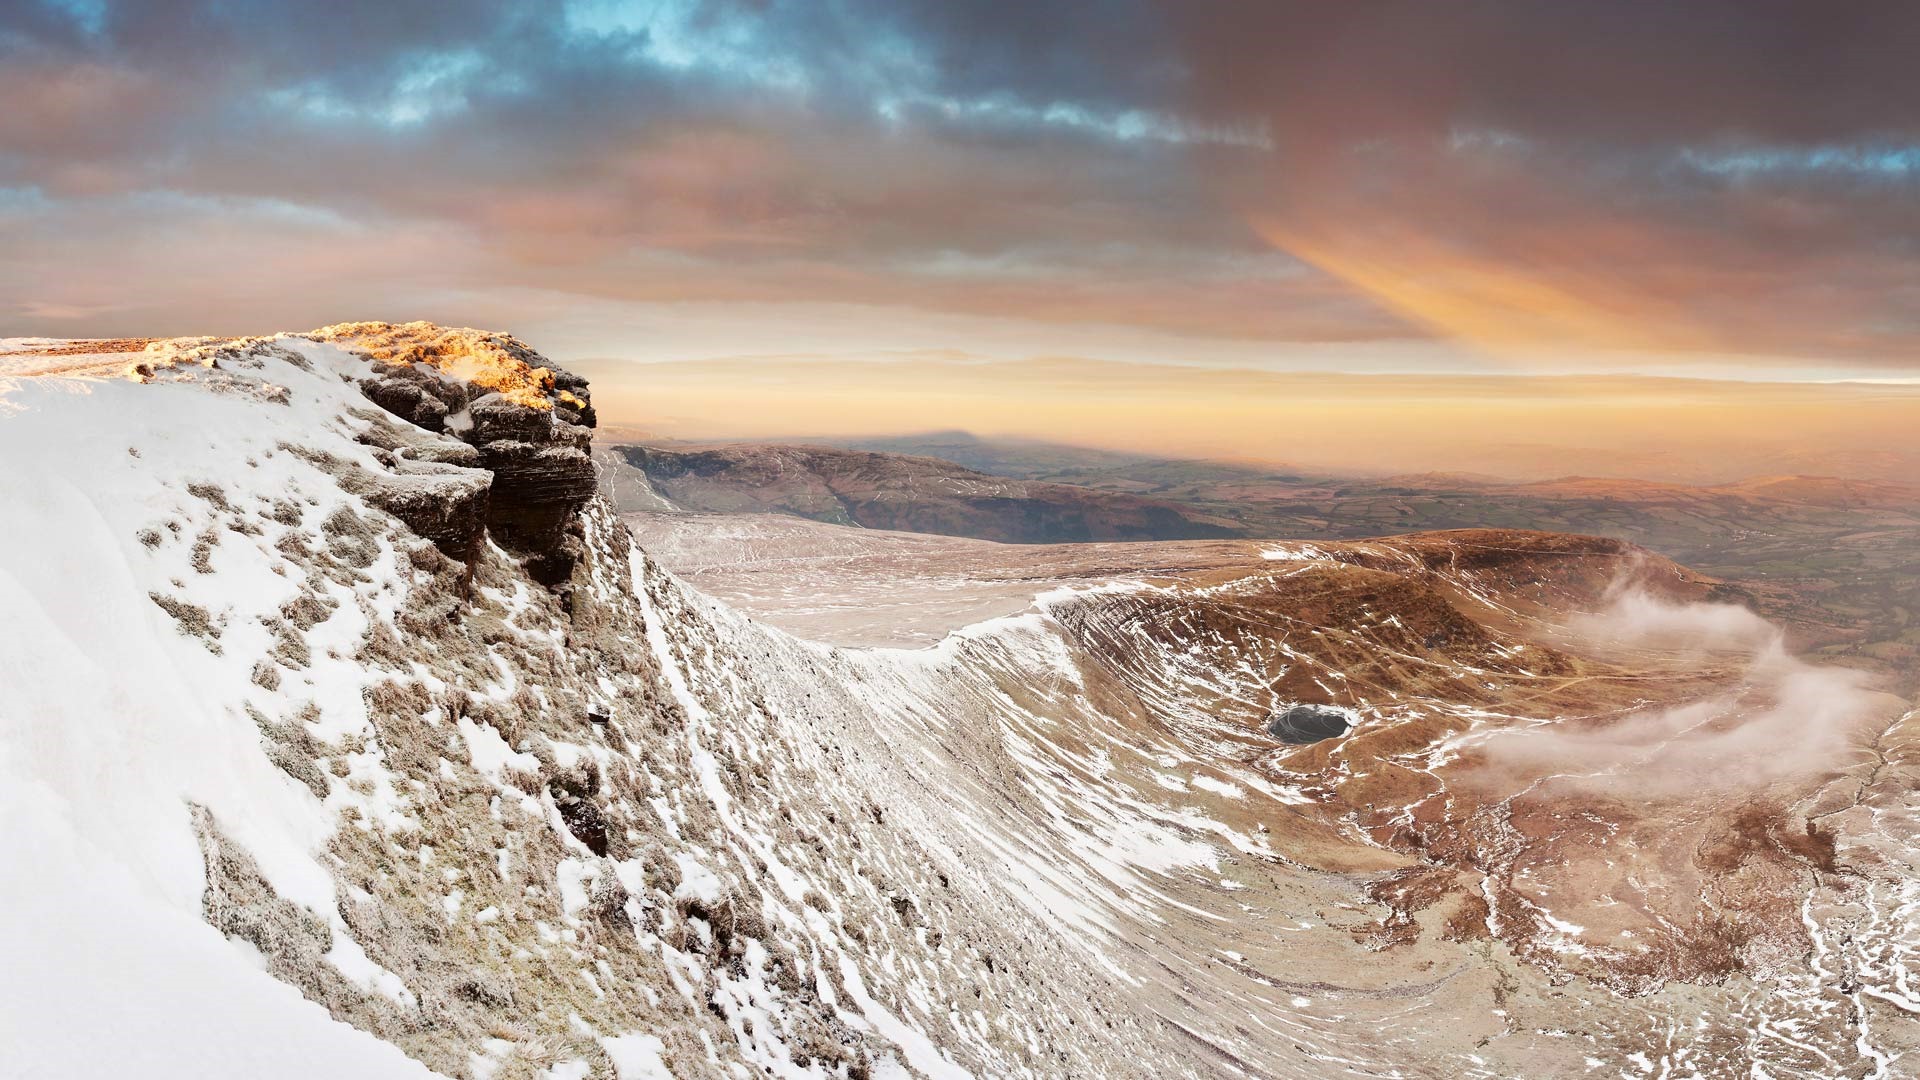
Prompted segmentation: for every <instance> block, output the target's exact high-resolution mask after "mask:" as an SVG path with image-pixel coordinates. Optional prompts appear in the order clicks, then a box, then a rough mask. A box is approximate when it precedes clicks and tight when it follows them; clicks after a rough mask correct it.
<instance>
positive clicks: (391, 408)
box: [313, 323, 595, 586]
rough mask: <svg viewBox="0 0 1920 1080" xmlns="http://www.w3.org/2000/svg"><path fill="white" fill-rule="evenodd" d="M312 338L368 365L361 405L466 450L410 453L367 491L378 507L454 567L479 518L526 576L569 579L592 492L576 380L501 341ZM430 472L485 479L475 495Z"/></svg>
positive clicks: (388, 335) (360, 332)
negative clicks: (390, 477)
mask: <svg viewBox="0 0 1920 1080" xmlns="http://www.w3.org/2000/svg"><path fill="white" fill-rule="evenodd" d="M313 337H315V338H316V339H318V340H322V341H335V342H339V343H341V344H343V345H346V346H348V347H349V348H352V349H353V350H355V351H356V352H359V353H361V354H363V355H365V356H367V357H369V358H370V359H372V360H373V361H374V370H373V372H372V374H370V375H368V376H367V377H366V378H364V379H362V380H361V381H360V389H361V392H362V393H364V394H365V395H366V396H367V399H368V400H370V401H372V402H373V403H374V404H376V405H378V406H380V407H381V408H382V409H385V410H386V411H387V412H389V413H392V414H393V415H395V416H397V417H400V418H401V419H403V420H405V421H407V422H408V423H410V424H413V425H415V426H417V427H420V428H424V429H425V430H426V431H429V432H444V433H445V434H447V435H450V436H452V437H453V438H455V439H458V440H460V443H462V444H464V445H465V446H466V447H467V448H470V450H471V451H472V457H471V459H467V460H459V461H454V460H452V458H451V456H449V455H447V454H445V453H444V452H439V456H437V457H420V456H418V455H410V456H409V458H408V461H407V464H408V465H409V466H410V467H409V468H407V469H404V470H403V472H404V473H405V475H406V477H407V479H408V481H409V482H408V483H406V484H400V485H388V486H387V487H385V488H383V489H382V491H381V493H380V494H379V496H378V497H374V496H372V495H370V498H371V499H372V501H374V502H375V504H376V505H378V506H380V507H381V509H384V510H387V511H388V512H389V513H392V514H393V515H394V516H396V517H398V518H400V519H401V520H403V521H405V522H407V523H408V524H409V525H411V526H413V527H414V530H415V531H416V532H419V533H420V534H421V535H422V536H425V537H427V538H428V539H431V540H433V541H434V542H435V543H436V544H438V545H439V546H440V549H441V550H442V551H444V552H446V553H447V554H448V555H449V556H452V557H454V558H457V559H460V560H461V561H463V562H470V561H471V558H472V555H473V553H474V552H475V551H476V550H477V545H478V543H479V539H480V534H479V533H478V532H477V531H476V530H475V529H474V524H475V521H476V519H477V520H478V521H479V522H480V523H481V524H482V525H483V526H484V529H485V531H486V532H487V533H490V534H491V535H492V536H493V538H494V540H495V541H496V542H498V543H499V544H500V546H501V547H503V548H506V549H507V550H508V551H510V552H512V553H513V554H515V555H517V556H519V557H520V558H521V559H522V560H523V561H524V563H525V565H526V567H527V571H528V573H530V574H531V575H532V576H533V577H534V579H535V580H537V581H540V582H541V583H543V584H546V585H549V586H557V585H560V584H561V583H563V582H565V581H566V580H567V578H568V577H569V576H570V575H571V574H572V573H573V567H574V564H575V563H576V562H577V561H578V560H579V557H580V511H581V509H582V508H583V507H585V506H586V504H587V500H589V499H591V498H592V497H593V493H594V488H595V479H594V467H593V459H592V458H591V457H590V456H589V453H588V451H589V448H590V444H591V442H592V438H593V435H592V431H591V429H592V427H593V426H594V423H595V416H594V412H593V405H592V402H591V399H590V396H589V393H588V390H587V381H586V380H585V379H583V378H581V377H580V376H578V375H574V374H572V373H571V372H567V371H562V370H560V369H558V368H555V367H552V366H551V365H549V364H548V363H547V362H546V359H545V358H544V357H542V356H541V355H540V354H539V353H537V352H534V351H533V350H532V349H531V348H529V347H527V345H526V344H524V343H523V342H520V341H518V340H516V339H514V338H512V337H508V336H506V335H504V334H491V333H485V332H481V331H476V330H450V329H443V328H441V327H438V326H434V325H432V324H430V323H407V324H405V325H403V326H394V325H391V324H387V323H343V324H340V325H338V326H330V327H327V328H325V329H322V330H318V331H315V333H314V334H313ZM415 441H416V442H417V440H415ZM439 441H440V442H448V441H450V440H439ZM389 449H394V448H391V447H389ZM434 465H444V466H467V467H469V468H470V467H471V466H476V465H477V466H478V467H480V468H482V469H486V470H487V471H488V472H490V473H492V474H493V475H492V479H491V481H490V482H489V483H487V484H486V485H485V487H484V490H481V491H479V492H477V493H476V492H475V491H474V490H472V488H473V485H472V484H471V483H470V482H468V481H457V480H455V479H453V476H452V471H453V470H449V469H446V468H434V467H432V466H434ZM459 471H467V470H459Z"/></svg>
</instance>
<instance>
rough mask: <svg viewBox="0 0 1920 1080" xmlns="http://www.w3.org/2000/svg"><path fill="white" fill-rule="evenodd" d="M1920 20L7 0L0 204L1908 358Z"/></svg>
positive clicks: (629, 286) (1525, 350)
mask: <svg viewBox="0 0 1920 1080" xmlns="http://www.w3.org/2000/svg"><path fill="white" fill-rule="evenodd" d="M1916 44H1920V13H1916V11H1915V10H1914V9H1911V8H1904V7H1900V6H1897V5H1888V6H1879V7H1872V8H1857V9H1856V8H1850V9H1848V10H1847V11H1846V12H1839V11H1835V10H1832V9H1820V8H1817V7H1812V6H1791V5H1751V4H1737V5H1736V4H1730V3H1729V4H1716V3H1703V4H1697V5H1696V4H1689V5H1663V6H1660V5H1638V4H1634V5H1592V4H1585V3H1575V2H1571V0H1569V2H1562V3H1532V2H1530V3H1488V2H1478V3H1469V4H1461V5H1429V4H1417V3H1415V4H1395V3H1386V4H1342V5H1325V4H1317V3H1276V4H1261V5H1247V4H1216V3H1208V2H1199V3H1179V4H1174V3H1150V2H1146V0H1103V2H1099V3H1017V4H1016V3H985V2H969V3H935V2H931V0H901V2H886V3H882V2H879V0H850V2H848V3H841V4H812V3H800V2H789V0H751V2H749V0H711V2H698V0H659V2H652V0H650V2H647V3H624V2H619V0H571V2H569V3H566V4H564V5H561V6H559V7H556V6H555V5H553V4H549V3H543V2H534V0H483V2H480V3H475V4H470V5H461V6H460V7H459V8H458V9H457V10H456V9H453V8H449V7H448V6H446V5H444V4H438V3H430V2H427V0H389V2H386V3H382V4H378V5H373V4H353V5H344V6H343V5H339V4H335V3H322V2H319V0H296V2H292V3H286V4H276V5H271V6H267V5H252V4H232V3H218V2H213V0H163V2H150V3H114V2H106V3H102V4H69V3H56V2H51V0H48V2H43V3H31V2H27V3H16V4H11V5H8V6H7V8H6V9H5V13H4V14H0V99H4V100H6V101H7V102H8V108H7V109H6V110H4V112H0V189H13V190H22V191H26V190H30V191H33V192H36V193H37V194H38V196H39V197H40V198H43V199H44V200H46V201H47V203H48V205H47V206H45V207H44V208H43V209H41V210H40V211H38V212H37V213H36V214H35V215H33V216H30V217H28V218H26V219H24V220H19V219H17V218H16V219H14V220H12V221H11V223H10V224H4V225H0V228H7V229H11V230H13V234H14V235H15V236H21V237H24V238H25V239H26V241H27V246H28V247H32V248H36V249H38V248H44V247H51V246H56V245H57V240H58V234H57V230H58V229H59V228H62V227H63V223H64V222H68V221H71V220H73V219H74V218H76V217H85V216H87V215H89V214H90V213H96V212H100V213H112V212H113V209H112V208H113V207H114V206H116V205H124V204H126V201H127V200H130V199H135V198H139V197H145V196H151V195H153V194H154V193H174V194H177V195H180V196H183V197H187V198H198V199H215V200H219V199H232V200H244V201H253V202H267V201H271V202H275V203H279V204H285V205H289V206H300V207H305V208H308V209H309V210H311V211H312V212H314V213H317V214H325V215H334V216H337V217H340V218H342V219H345V220H348V221H351V222H354V223H356V224H358V225H360V226H362V227H364V228H366V229H367V230H369V233H368V235H367V236H366V237H365V238H363V240H362V241H361V242H362V243H363V244H369V245H377V244H379V243H381V242H382V237H385V236H389V235H390V236H393V237H397V238H410V237H414V236H417V235H421V234H422V233H425V232H437V233H448V234H452V233H457V234H459V239H458V241H457V246H458V248H459V249H460V252H461V257H462V258H463V260H464V262H463V265H462V267H461V276H462V278H463V280H464V281H465V282H466V283H468V284H470V285H472V286H473V287H478V288H489V287H490V288H494V289H497V290H509V289H515V288H528V287H531V288H539V289H544V290H552V291H561V292H565V291H575V292H578V293H579V294H581V295H583V296H588V297H594V298H603V299H604V298H609V297H618V298H624V299H628V300H630V301H633V302H675V301H679V300H684V299H688V298H699V299H713V300H735V299H740V298H743V297H756V298H764V299H775V300H781V301H786V300H799V301H813V302H840V301H846V300H849V299H858V300H863V301H866V302H869V303H875V304H883V305H888V306H894V307H900V308H908V309H921V310H933V311H946V312H958V313H970V314H986V315H1002V316H1006V317H1009V318H1020V319H1033V320H1039V321H1046V322H1072V323H1111V324H1116V325H1125V326H1131V327H1140V328H1147V329H1153V330H1158V331H1166V332H1170V333H1174V334H1178V335H1186V336H1190V337H1222V338H1236V337H1244V338H1254V339H1265V340H1273V341H1285V342H1300V341H1350V340H1374V341H1388V340H1407V339H1436V340H1437V339H1447V340H1461V341H1466V342H1468V343H1470V344H1472V345H1474V346H1476V347H1481V348H1485V349H1489V350H1492V351H1494V352H1495V353H1503V354H1515V355H1522V356H1537V355H1540V354H1541V353H1542V352H1543V351H1551V350H1555V349H1634V350H1642V351H1648V350H1651V351H1659V352H1680V351H1691V350H1710V351H1715V352H1738V353H1749V354H1761V355H1774V354H1780V355H1791V356H1802V357H1804V356H1816V357H1842V358H1849V359H1850V360H1851V361H1852V362H1856V363H1860V364H1876V365H1889V366H1899V365H1903V364H1911V362H1912V361H1911V359H1910V358H1911V356H1912V355H1914V350H1913V349H1912V348H1911V346H1912V343H1913V341H1914V338H1915V334H1916V331H1917V330H1920V326H1916V317H1915V316H1914V315H1913V314H1912V312H1914V311H1916V310H1920V306H1916V304H1915V303H1914V301H1915V300H1920V296H1916V295H1915V294H1916V292H1920V284H1916V283H1920V273H1916V272H1915V271H1916V270H1920V267H1917V266H1916V265H1915V260H1916V259H1917V258H1920V252H1916V251H1915V249H1914V248H1913V246H1912V245H1911V244H1910V243H1908V242H1907V241H1906V240H1905V238H1906V237H1911V236H1913V235H1915V234H1916V232H1920V209H1916V206H1920V200H1915V199H1914V198H1913V197H1912V196H1913V194H1914V192H1913V190H1912V188H1913V186H1914V185H1915V184H1917V183H1920V175H1916V172H1917V171H1920V170H1916V169H1915V168H1914V167H1913V162H1915V161H1920V117H1916V116H1915V115H1913V110H1912V108H1911V105H1910V103H1911V102H1912V101H1914V100H1917V99H1920V92H1917V91H1920V86H1916V85H1915V82H1916V79H1920V76H1917V75H1916V74H1915V72H1914V70H1913V65H1911V64H1910V63H1909V62H1908V59H1907V58H1908V57H1910V56H1911V55H1912V53H1913V51H1914V46H1915V45H1916ZM4 212H5V211H4V209H0V213H4ZM123 220H124V223H125V225H126V227H127V228H128V229H130V230H132V232H131V233H130V234H127V235H129V236H130V237H131V238H132V240H133V242H135V243H136V244H148V243H151V242H153V240H154V239H155V238H157V237H159V236H161V235H172V234H175V233H177V231H178V230H177V224H178V222H179V221H184V220H187V218H185V217H181V218H178V219H176V220H172V221H170V220H165V212H164V211H158V210H156V211H155V213H154V216H153V217H151V218H150V219H148V220H147V221H145V222H142V221H139V220H134V219H123ZM273 242H274V234H273V232H272V231H271V230H270V229H268V230H263V231H262V232H261V233H260V238H259V245H260V246H261V248H262V249H263V250H264V249H265V248H266V247H267V246H269V245H270V244H272V243H273ZM403 242H411V241H410V240H403ZM21 258H22V256H21V255H20V254H19V250H18V249H15V250H12V251H7V252H0V263H11V264H13V265H12V269H11V273H10V276H11V277H13V278H14V279H16V280H22V279H27V278H32V279H34V280H36V281H39V282H43V283H45V284H44V285H30V286H28V287H29V288H30V289H44V290H46V291H47V292H48V293H49V294H52V293H58V292H61V291H72V289H73V288H75V286H74V285H73V284H72V283H71V282H70V281H69V280H68V279H80V278H84V279H87V280H90V281H93V282H96V283H101V284H105V283H109V282H111V283H112V284H113V285H114V286H115V287H117V288H118V289H119V290H120V291H121V292H122V293H124V294H135V293H140V292H143V291H146V290H149V289H153V288H156V287H161V286H164V282H161V281H158V280H156V279H155V278H153V277H151V276H143V275H144V273H145V272H144V271H143V270H142V268H141V267H139V266H137V265H129V266H127V267H125V268H124V269H123V270H121V271H120V272H119V273H118V275H117V276H116V275H115V272H114V269H113V268H112V267H111V266H107V265H103V264H100V263H97V262H89V261H87V260H79V259H74V258H71V257H70V258H69V259H67V260H65V261H61V262H54V263H41V264H38V265H36V266H34V267H32V268H28V267H26V266H24V265H21ZM407 258H410V256H408V255H406V253H404V252H396V253H395V258H394V260H393V261H394V262H395V263H396V264H398V263H399V262H401V261H404V260H405V259H407ZM77 262H87V263H88V264H87V265H75V264H76V263H77ZM423 273H425V274H426V275H428V277H426V278H423V279H421V280H419V281H417V282H415V283H413V288H414V290H415V291H428V290H431V289H433V288H435V287H436V283H435V282H433V281H431V280H430V278H431V275H432V274H433V273H434V268H433V267H431V266H429V267H426V268H425V269H423ZM356 291H357V287H356V286H355V285H354V284H353V283H351V282H338V283H335V286H334V287H332V288H324V289H323V290H322V292H323V293H325V294H327V295H325V296H322V297H320V298H318V299H317V300H316V307H318V306H325V305H327V304H330V303H331V302H332V297H333V295H334V294H341V295H344V294H350V293H354V292H356ZM12 299H14V300H15V301H16V303H15V305H14V306H15V307H16V308H18V309H22V310H24V309H27V308H29V307H30V306H31V305H30V304H29V301H48V302H49V303H50V296H48V297H43V296H32V295H28V296H16V297H13V298H12ZM64 306H67V305H63V304H54V305H51V306H47V307H44V308H43V310H55V309H56V308H59V307H64ZM196 311H197V312H201V313H204V314H205V315H206V316H207V317H209V318H210V319H215V320H219V321H231V320H232V319H233V318H234V317H235V316H237V315H239V314H241V312H240V311H239V310H238V308H237V306H236V305H235V304H234V303H232V302H229V301H223V300H222V299H221V298H220V297H219V296H218V295H212V294H210V295H208V296H205V297H203V298H201V299H200V300H199V301H198V302H197V306H196ZM305 321H312V320H305ZM26 323H27V324H30V325H27V324H23V325H21V326H19V329H20V330H23V331H24V330H48V331H56V332H57V331H61V330H66V331H69V332H71V330H72V328H71V327H67V326H55V325H48V324H46V323H44V322H42V321H35V320H31V319H30V320H26ZM9 328H10V329H11V328H13V327H12V326H11V325H10V327H9ZM122 329H131V328H122Z"/></svg>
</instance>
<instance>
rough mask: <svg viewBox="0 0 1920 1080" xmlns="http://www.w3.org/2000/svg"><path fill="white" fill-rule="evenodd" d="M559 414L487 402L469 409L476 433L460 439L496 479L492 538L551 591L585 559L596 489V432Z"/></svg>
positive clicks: (494, 399) (494, 398) (498, 398)
mask: <svg viewBox="0 0 1920 1080" xmlns="http://www.w3.org/2000/svg"><path fill="white" fill-rule="evenodd" d="M580 385H581V392H582V393H584V392H585V384H584V383H582V384H580ZM559 412H560V410H557V409H549V410H544V411H543V410H539V409H534V408H531V407H528V406H526V405H521V404H517V403H515V402H514V401H512V400H510V399H508V398H507V397H505V396H503V395H501V394H497V393H495V394H488V395H486V396H485V397H482V398H480V399H479V400H477V401H475V402H474V403H473V404H472V406H470V408H469V410H468V413H469V415H470V416H471V417H472V426H471V427H470V428H469V429H468V430H466V431H465V432H462V433H461V434H462V436H463V437H464V438H465V439H466V440H467V442H469V443H471V444H472V445H473V446H475V447H476V448H478V449H479V451H480V463H481V465H482V466H483V467H485V468H487V469H489V470H491V471H492V472H493V477H494V479H493V494H492V498H491V500H490V502H489V503H488V506H487V528H488V530H489V531H491V532H492V534H493V537H494V539H495V540H497V541H499V543H500V546H501V547H504V548H506V549H507V550H508V551H511V552H513V553H514V554H516V555H520V556H522V557H524V558H525V560H526V566H527V570H528V572H529V573H530V574H532V575H533V577H534V579H535V580H537V581H540V582H542V583H543V584H546V585H555V584H558V583H560V582H562V581H565V580H566V579H567V577H568V576H569V575H570V574H572V572H573V565H574V563H575V562H576V561H578V559H579V557H580V535H579V530H580V511H581V509H582V508H583V507H585V506H586V504H587V500H589V499H591V498H593V493H594V487H595V484H594V471H593V459H592V457H591V456H589V454H588V449H589V446H590V444H591V441H592V438H593V435H592V432H591V431H589V430H588V429H587V428H586V427H585V426H584V425H583V424H577V423H570V422H568V421H567V420H565V419H563V418H562V417H561V416H560V415H559ZM586 419H591V413H588V414H587V416H586Z"/></svg>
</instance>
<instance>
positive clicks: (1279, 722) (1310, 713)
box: [1267, 705, 1353, 746]
mask: <svg viewBox="0 0 1920 1080" xmlns="http://www.w3.org/2000/svg"><path fill="white" fill-rule="evenodd" d="M1352 715H1353V714H1351V713H1349V712H1348V711H1347V710H1345V709H1336V708H1334V707H1333V706H1331V705H1295V706H1293V707H1292V708H1290V709H1281V710H1277V711H1275V712H1274V713H1273V714H1272V715H1270V716H1269V717H1268V718H1267V734H1269V735H1271V736H1273V737H1274V738H1276V739H1279V740H1280V741H1281V742H1285V743H1292V744H1294V745H1295V746H1305V745H1306V744H1308V743H1317V742H1320V741H1321V740H1323V739H1337V738H1339V737H1340V736H1342V735H1345V734H1346V733H1347V729H1348V728H1350V727H1352V726H1353V720H1352Z"/></svg>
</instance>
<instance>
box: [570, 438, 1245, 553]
mask: <svg viewBox="0 0 1920 1080" xmlns="http://www.w3.org/2000/svg"><path fill="white" fill-rule="evenodd" d="M609 458H611V459H613V460H615V461H616V462H617V467H616V470H615V473H614V475H613V476H611V477H609V478H607V481H606V484H607V486H608V488H609V490H610V491H611V492H612V494H613V495H614V497H615V498H616V500H619V501H620V502H621V505H620V507H619V508H620V509H621V510H623V511H627V510H661V509H675V510H685V511H697V512H706V513H778V514H791V515H794V516H796V517H803V518H810V519H812V520H814V521H825V522H831V523H834V524H840V525H858V526H861V527H863V528H869V529H895V530H901V531H905V532H921V533H936V534H940V535H945V536H967V537H974V538H977V539H982V540H997V541H1001V542H1003V543H1015V544H1037V543H1063V542H1076V541H1092V540H1207V539H1220V538H1226V537H1234V536H1240V535H1242V530H1241V529H1240V528H1238V527H1237V526H1235V525H1234V523H1233V522H1231V521H1229V520H1227V519H1225V518H1222V517H1218V516H1215V515H1212V514H1208V513H1206V512H1204V511H1200V510H1195V509H1192V508H1190V507H1185V506H1181V505H1178V504H1175V503H1171V502H1166V501H1163V500H1160V499H1152V498H1144V497H1141V496H1138V495H1131V494H1126V493H1121V492H1112V491H1098V490H1094V489H1091V488H1086V487H1077V486H1074V485H1069V484H1056V483H1046V482H1040V481H1032V480H1020V479H1012V478H1008V477H1004V476H992V475H989V474H987V473H984V472H979V471H976V470H974V469H970V468H967V467H965V466H962V465H958V464H955V463H953V462H950V461H942V460H939V459H936V458H929V457H914V456H909V455H904V454H886V453H877V452H871V451H862V450H841V449H835V448H830V447H818V446H770V445H762V444H739V445H730V446H717V447H708V448H698V449H695V448H678V447H676V448H667V447H660V446H617V447H614V448H613V450H612V454H611V455H602V460H603V461H606V460H609ZM622 466H623V467H624V468H625V469H628V470H634V471H636V472H637V473H638V474H640V475H639V476H637V477H636V476H634V475H632V474H631V473H626V474H623V473H622V471H621V468H620V467H622ZM641 477H644V480H645V485H644V490H643V489H641V488H639V487H637V486H636V483H635V482H636V481H637V480H639V479H640V478H641Z"/></svg>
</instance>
